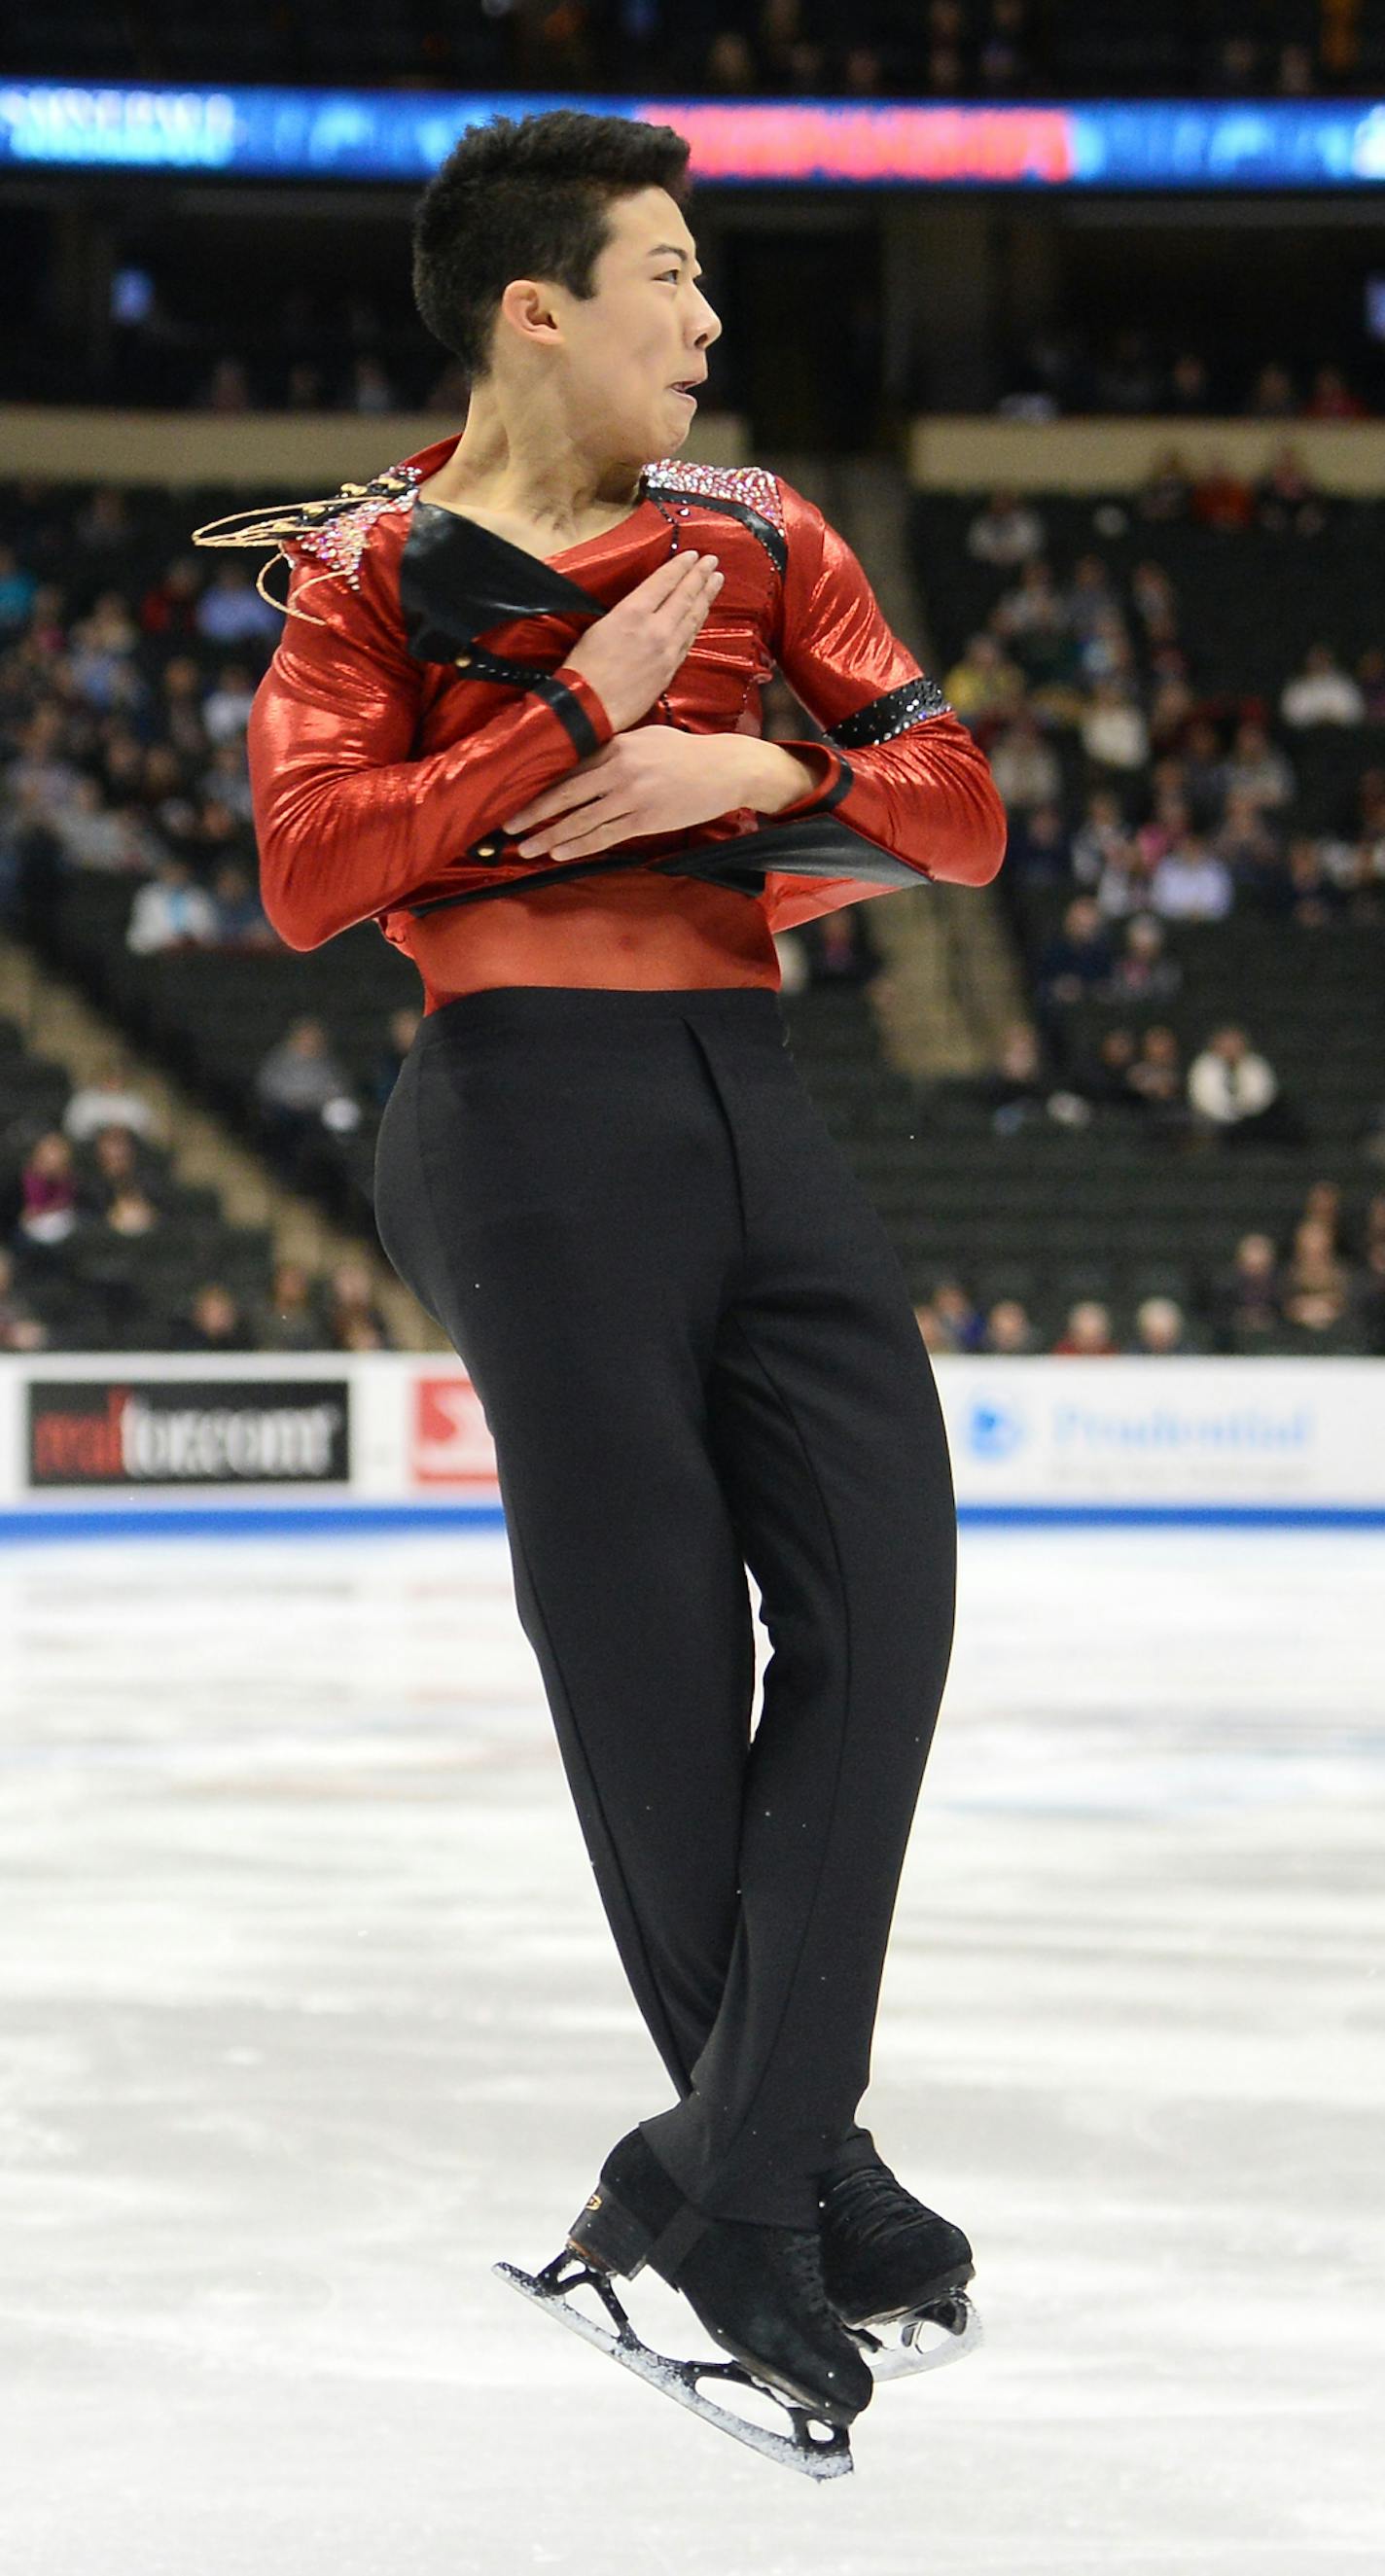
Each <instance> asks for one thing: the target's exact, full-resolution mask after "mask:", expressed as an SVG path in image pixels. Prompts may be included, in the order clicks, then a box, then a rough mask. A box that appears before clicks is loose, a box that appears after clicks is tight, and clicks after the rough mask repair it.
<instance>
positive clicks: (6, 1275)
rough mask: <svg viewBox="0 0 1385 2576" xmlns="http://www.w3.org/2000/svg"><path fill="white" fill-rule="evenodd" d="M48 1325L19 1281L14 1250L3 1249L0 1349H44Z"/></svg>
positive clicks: (0, 1293) (0, 1258) (46, 1345)
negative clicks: (38, 1314) (19, 1285)
mask: <svg viewBox="0 0 1385 2576" xmlns="http://www.w3.org/2000/svg"><path fill="white" fill-rule="evenodd" d="M47 1347H48V1327H47V1325H46V1324H45V1323H43V1322H41V1321H40V1319H39V1317H38V1316H37V1315H36V1314H35V1313H34V1310H33V1308H32V1306H31V1305H30V1304H29V1302H28V1299H27V1298H26V1297H25V1296H24V1294H23V1292H22V1290H21V1289H20V1288H19V1287H18V1285H17V1284H16V1276H15V1265H14V1255H13V1253H10V1252H6V1251H4V1250H3V1249H0V1351H42V1350H46V1349H47Z"/></svg>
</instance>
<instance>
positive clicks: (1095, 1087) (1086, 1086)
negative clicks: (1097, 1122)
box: [1073, 1028, 1141, 1110]
mask: <svg viewBox="0 0 1385 2576" xmlns="http://www.w3.org/2000/svg"><path fill="white" fill-rule="evenodd" d="M1137 1054H1138V1049H1137V1047H1136V1044H1135V1038H1134V1033H1133V1031H1132V1030H1130V1029H1127V1028H1114V1029H1104V1030H1103V1031H1102V1034H1101V1037H1100V1038H1099V1040H1098V1042H1097V1049H1096V1053H1095V1055H1094V1056H1091V1057H1089V1058H1088V1060H1087V1061H1086V1062H1085V1063H1084V1064H1081V1065H1079V1067H1078V1069H1077V1071H1076V1073H1075V1074H1074V1075H1073V1085H1074V1088H1075V1089H1076V1090H1077V1091H1079V1092H1080V1093H1081V1095H1082V1098H1083V1099H1084V1100H1086V1101H1089V1102H1090V1104H1091V1106H1092V1107H1093V1108H1094V1109H1129V1110H1134V1109H1138V1108H1139V1107H1140V1105H1141V1104H1140V1099H1139V1095H1138V1093H1137V1092H1135V1091H1133V1090H1132V1089H1131V1085H1130V1072H1131V1067H1132V1066H1133V1065H1134V1063H1135V1060H1136V1056H1137Z"/></svg>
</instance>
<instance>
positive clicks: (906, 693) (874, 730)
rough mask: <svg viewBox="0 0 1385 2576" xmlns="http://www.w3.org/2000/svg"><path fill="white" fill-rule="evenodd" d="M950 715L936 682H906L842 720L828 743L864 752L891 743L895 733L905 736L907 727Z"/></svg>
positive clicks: (949, 709)
mask: <svg viewBox="0 0 1385 2576" xmlns="http://www.w3.org/2000/svg"><path fill="white" fill-rule="evenodd" d="M951 713H952V709H951V707H950V706H949V704H948V701H947V699H946V698H945V697H944V696H943V693H942V690H941V689H940V688H939V686H938V684H937V681H936V680H926V679H917V680H906V681H905V683H904V686H903V687H902V688H900V689H887V690H886V691H885V694H884V696H883V697H880V698H871V699H869V700H868V701H867V703H866V705H865V706H863V707H858V708H857V710H856V713H855V715H854V716H843V717H842V720H841V722H840V724H835V725H833V726H832V728H831V730H830V732H829V733H828V736H827V739H828V741H829V742H830V743H832V744H833V745H834V746H838V747H840V748H841V749H842V750H844V751H864V750H865V749H866V747H867V745H868V744H871V743H877V742H893V740H894V738H895V735H896V734H897V733H907V732H908V729H909V727H910V725H916V724H922V723H923V722H924V720H925V718H926V717H928V716H942V715H951Z"/></svg>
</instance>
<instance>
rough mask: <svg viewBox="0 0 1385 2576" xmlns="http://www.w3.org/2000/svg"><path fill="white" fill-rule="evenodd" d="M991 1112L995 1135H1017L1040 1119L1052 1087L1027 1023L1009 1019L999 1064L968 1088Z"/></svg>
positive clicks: (1002, 1041) (1001, 1046)
mask: <svg viewBox="0 0 1385 2576" xmlns="http://www.w3.org/2000/svg"><path fill="white" fill-rule="evenodd" d="M968 1087H969V1088H970V1089H971V1090H972V1091H973V1092H974V1095H975V1097H976V1098H977V1099H978V1100H979V1101H980V1102H981V1104H982V1107H983V1108H986V1109H989V1110H990V1112H991V1125H992V1127H993V1128H994V1130H995V1133H996V1134H997V1136H1013V1135H1017V1134H1018V1133H1019V1131H1020V1130H1021V1128H1023V1127H1026V1126H1028V1125H1031V1124H1032V1122H1033V1121H1034V1119H1036V1118H1038V1117H1041V1116H1042V1115H1043V1113H1044V1111H1045V1109H1046V1107H1047V1103H1048V1095H1049V1092H1050V1090H1051V1088H1052V1085H1051V1083H1050V1082H1049V1080H1048V1077H1047V1075H1046V1074H1045V1072H1044V1069H1043V1060H1042V1056H1041V1053H1040V1048H1039V1040H1038V1035H1037V1032H1036V1031H1035V1030H1034V1029H1032V1028H1031V1027H1030V1025H1029V1022H1028V1021H1027V1020H1012V1021H1011V1023H1010V1025H1009V1027H1008V1028H1007V1029H1006V1031H1005V1033H1004V1036H1003V1037H1002V1039H1001V1045H1000V1061H999V1063H998V1064H997V1065H996V1066H995V1067H994V1068H993V1070H992V1071H990V1072H988V1073H983V1074H980V1075H978V1076H977V1079H976V1081H975V1083H974V1084H972V1085H970V1086H968Z"/></svg>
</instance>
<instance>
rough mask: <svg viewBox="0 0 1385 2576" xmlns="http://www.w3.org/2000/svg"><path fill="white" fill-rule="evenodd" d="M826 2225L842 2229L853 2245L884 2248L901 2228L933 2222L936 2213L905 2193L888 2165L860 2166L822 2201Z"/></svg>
mask: <svg viewBox="0 0 1385 2576" xmlns="http://www.w3.org/2000/svg"><path fill="white" fill-rule="evenodd" d="M822 2214H823V2220H824V2223H825V2224H826V2225H828V2226H830V2227H831V2228H833V2229H834V2230H835V2229H837V2228H841V2229H843V2230H844V2231H845V2232H846V2233H847V2234H848V2235H849V2236H850V2237H851V2239H852V2242H853V2244H855V2245H859V2246H871V2245H879V2244H883V2243H884V2242H885V2240H886V2239H887V2238H888V2237H890V2236H893V2234H894V2233H895V2231H896V2229H897V2228H899V2227H900V2226H906V2227H907V2226H910V2225H913V2224H916V2223H917V2221H918V2220H919V2219H931V2218H933V2217H934V2215H935V2213H934V2212H933V2211H932V2210H931V2209H925V2208H924V2206H923V2203H922V2201H918V2200H915V2198H914V2196H913V2193H912V2192H908V2191H906V2190H905V2188H904V2185H903V2183H902V2182H900V2181H899V2179H898V2177H897V2176H896V2175H894V2174H892V2173H891V2171H890V2168H889V2166H888V2165H861V2166H858V2168H857V2170H856V2171H855V2173H848V2174H843V2175H842V2177H841V2179H840V2181H838V2182H834V2183H833V2184H832V2185H831V2187H830V2189H829V2190H828V2191H827V2193H826V2194H825V2196H824V2199H823V2212H822Z"/></svg>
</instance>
